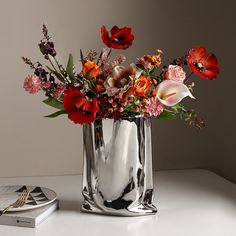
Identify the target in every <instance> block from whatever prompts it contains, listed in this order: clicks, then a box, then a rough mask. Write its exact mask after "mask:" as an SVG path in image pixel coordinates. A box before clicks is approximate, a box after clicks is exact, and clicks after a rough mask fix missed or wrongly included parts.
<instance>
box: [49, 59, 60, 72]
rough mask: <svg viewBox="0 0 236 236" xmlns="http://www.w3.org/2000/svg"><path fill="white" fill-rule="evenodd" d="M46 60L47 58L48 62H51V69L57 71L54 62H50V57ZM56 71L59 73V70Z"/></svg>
mask: <svg viewBox="0 0 236 236" xmlns="http://www.w3.org/2000/svg"><path fill="white" fill-rule="evenodd" d="M48 60H49V62H50V64H51V66H52V67H53V69H54V70H55V71H56V72H58V71H57V69H56V68H55V66H54V64H53V63H52V61H51V59H50V57H49V58H48ZM58 73H59V72H58Z"/></svg>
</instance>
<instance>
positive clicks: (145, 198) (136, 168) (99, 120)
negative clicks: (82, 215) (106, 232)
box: [22, 25, 219, 216]
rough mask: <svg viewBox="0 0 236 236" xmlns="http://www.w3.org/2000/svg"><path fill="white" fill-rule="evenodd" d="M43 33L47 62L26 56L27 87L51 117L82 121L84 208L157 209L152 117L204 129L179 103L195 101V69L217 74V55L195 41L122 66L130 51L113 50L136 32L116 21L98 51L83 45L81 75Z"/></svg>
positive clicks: (103, 30) (132, 212) (134, 211)
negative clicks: (176, 51) (165, 61)
mask: <svg viewBox="0 0 236 236" xmlns="http://www.w3.org/2000/svg"><path fill="white" fill-rule="evenodd" d="M42 33H43V39H42V40H41V41H40V43H39V49H40V51H41V53H42V54H43V56H44V58H45V59H46V61H47V62H48V63H47V65H45V66H44V65H43V64H42V63H40V62H35V63H34V62H32V61H31V60H30V59H28V58H25V57H22V59H23V61H24V62H25V63H26V64H27V65H29V66H30V68H31V69H32V70H33V73H32V74H31V75H28V76H27V77H26V79H25V81H24V88H25V90H26V91H27V92H29V93H31V94H35V93H37V92H39V91H43V92H44V93H45V96H46V97H47V99H45V100H44V101H43V102H44V103H46V104H47V105H49V106H52V107H54V108H56V109H57V111H56V112H54V113H52V114H50V115H48V116H46V117H51V118H53V117H57V116H59V115H62V114H67V115H68V118H69V119H70V120H72V121H73V122H74V123H76V124H83V135H84V176H83V190H82V192H83V196H84V204H83V206H82V210H83V211H86V212H96V213H102V214H112V215H126V216H130V215H145V214H153V213H155V212H156V208H155V206H153V204H152V192H153V186H152V174H151V173H152V164H151V163H152V160H151V130H150V125H151V124H150V117H151V116H155V117H157V118H158V119H162V120H163V119H165V120H171V119H176V118H181V119H184V120H185V121H187V122H188V123H189V124H190V125H194V126H196V127H198V128H201V127H203V126H204V122H203V120H202V119H200V118H199V117H198V116H197V115H196V113H195V112H194V111H193V110H189V109H186V108H185V107H184V106H183V105H182V104H181V103H180V102H181V101H182V99H183V98H185V97H187V96H188V97H190V98H194V96H193V94H192V93H193V87H194V83H193V82H192V83H189V80H190V78H191V76H192V75H193V74H196V75H198V76H200V77H201V78H204V79H206V80H212V79H214V78H216V77H217V75H218V73H219V67H218V62H217V58H216V57H215V55H214V54H210V53H207V51H206V49H205V48H204V47H202V46H198V47H196V48H193V49H191V50H189V51H187V52H186V53H184V55H183V56H181V57H180V58H177V59H174V60H173V61H172V63H170V65H168V66H161V62H162V56H163V52H162V50H160V49H157V50H156V52H155V54H153V55H152V54H147V55H143V56H141V57H140V58H138V59H137V61H136V62H135V63H132V64H130V65H128V66H124V62H125V60H126V58H125V56H124V55H119V56H117V57H115V58H112V57H111V52H112V50H113V49H116V50H124V49H127V48H129V47H130V46H131V45H132V43H133V40H134V35H133V33H132V29H131V28H130V27H123V28H119V27H117V26H114V27H113V28H112V29H111V31H110V33H109V32H108V31H107V29H106V27H105V26H103V27H102V28H101V38H102V41H103V43H104V44H105V45H106V47H104V48H103V49H102V50H101V52H100V53H99V54H98V53H97V52H96V51H94V50H90V51H89V52H88V53H87V54H85V55H84V53H83V52H82V50H80V63H81V70H80V71H79V72H76V71H75V66H74V59H73V56H72V55H71V54H70V55H69V59H68V63H67V65H66V67H64V66H63V65H62V64H61V63H60V62H59V60H58V59H57V53H56V50H55V48H54V43H53V42H52V41H51V38H50V36H49V34H48V29H47V28H46V26H45V25H43V29H42ZM187 69H188V70H189V74H188V75H187ZM106 118H109V119H106Z"/></svg>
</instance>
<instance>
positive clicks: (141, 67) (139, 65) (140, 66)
mask: <svg viewBox="0 0 236 236" xmlns="http://www.w3.org/2000/svg"><path fill="white" fill-rule="evenodd" d="M136 66H137V67H138V68H139V69H141V70H145V67H144V66H143V65H141V64H136Z"/></svg>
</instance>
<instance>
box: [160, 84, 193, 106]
mask: <svg viewBox="0 0 236 236" xmlns="http://www.w3.org/2000/svg"><path fill="white" fill-rule="evenodd" d="M156 96H157V98H158V99H159V100H160V102H161V103H162V104H163V105H165V106H169V107H171V106H174V105H176V104H177V103H179V102H180V101H181V100H182V99H183V98H185V97H187V96H189V97H191V98H195V97H194V96H193V95H192V94H191V92H190V91H189V89H188V87H187V86H186V85H185V84H183V83H181V82H177V81H174V80H164V81H163V82H161V83H160V84H159V85H158V87H157V92H156Z"/></svg>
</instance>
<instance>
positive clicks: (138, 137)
mask: <svg viewBox="0 0 236 236" xmlns="http://www.w3.org/2000/svg"><path fill="white" fill-rule="evenodd" d="M83 136H84V172H83V189H82V193H83V196H84V203H83V205H82V208H81V210H82V211H84V212H90V213H99V214H105V215H120V216H138V215H148V214H155V213H156V212H157V210H156V207H155V206H154V205H153V204H152V198H153V180H152V150H151V145H152V144H151V121H150V118H143V117H135V118H125V119H98V120H95V121H94V122H93V123H91V124H86V125H84V126H83Z"/></svg>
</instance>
